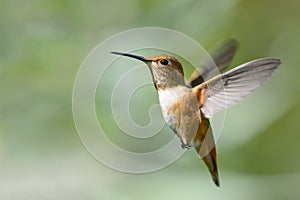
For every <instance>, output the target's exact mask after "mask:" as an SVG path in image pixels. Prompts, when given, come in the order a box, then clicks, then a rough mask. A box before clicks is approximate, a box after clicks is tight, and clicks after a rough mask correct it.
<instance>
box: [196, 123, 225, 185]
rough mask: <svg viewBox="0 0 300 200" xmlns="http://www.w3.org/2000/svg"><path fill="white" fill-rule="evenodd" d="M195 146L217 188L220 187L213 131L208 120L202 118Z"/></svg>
mask: <svg viewBox="0 0 300 200" xmlns="http://www.w3.org/2000/svg"><path fill="white" fill-rule="evenodd" d="M194 146H195V150H196V151H197V153H198V154H199V156H200V157H201V159H202V160H203V161H204V163H205V165H206V167H207V168H208V170H209V172H210V174H211V176H212V179H213V181H214V183H215V184H216V185H217V186H220V181H219V175H218V166H217V154H216V147H215V142H214V137H213V134H212V129H211V127H210V123H209V120H208V119H207V118H202V121H201V123H200V124H199V127H198V131H197V135H196V137H195V138H194Z"/></svg>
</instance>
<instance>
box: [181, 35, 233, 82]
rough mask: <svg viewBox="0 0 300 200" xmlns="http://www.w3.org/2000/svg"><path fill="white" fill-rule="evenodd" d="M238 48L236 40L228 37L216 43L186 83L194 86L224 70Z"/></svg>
mask: <svg viewBox="0 0 300 200" xmlns="http://www.w3.org/2000/svg"><path fill="white" fill-rule="evenodd" d="M237 49H238V42H237V41H236V40H234V39H228V40H225V41H224V42H222V43H220V44H219V45H217V46H216V47H215V48H213V50H212V51H211V52H210V53H209V54H210V56H206V57H205V58H204V59H203V60H202V62H201V64H200V67H199V68H198V69H196V70H195V71H194V73H193V74H192V75H191V77H190V78H189V80H188V81H187V85H189V86H191V87H195V86H197V85H199V84H201V83H203V82H204V81H205V80H208V79H210V78H212V77H214V76H216V75H217V74H219V73H221V72H224V70H225V69H226V68H227V67H229V66H230V65H231V62H232V60H233V57H234V55H235V54H236V51H237Z"/></svg>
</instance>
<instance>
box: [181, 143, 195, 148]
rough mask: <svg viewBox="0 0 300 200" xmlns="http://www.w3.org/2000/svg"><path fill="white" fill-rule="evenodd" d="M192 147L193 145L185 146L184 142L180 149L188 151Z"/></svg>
mask: <svg viewBox="0 0 300 200" xmlns="http://www.w3.org/2000/svg"><path fill="white" fill-rule="evenodd" d="M192 146H193V144H186V143H184V142H181V148H183V149H189V148H191V147H192Z"/></svg>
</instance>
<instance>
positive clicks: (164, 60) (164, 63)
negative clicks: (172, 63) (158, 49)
mask: <svg viewBox="0 0 300 200" xmlns="http://www.w3.org/2000/svg"><path fill="white" fill-rule="evenodd" d="M160 64H162V65H168V64H169V61H168V60H166V59H162V60H160Z"/></svg>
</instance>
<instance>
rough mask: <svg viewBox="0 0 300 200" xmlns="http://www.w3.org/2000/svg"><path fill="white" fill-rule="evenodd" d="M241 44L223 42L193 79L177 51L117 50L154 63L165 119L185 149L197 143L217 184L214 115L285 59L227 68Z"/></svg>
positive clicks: (198, 149)
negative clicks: (138, 52) (147, 54)
mask: <svg viewBox="0 0 300 200" xmlns="http://www.w3.org/2000/svg"><path fill="white" fill-rule="evenodd" d="M237 49H238V42H237V41H236V40H234V39H228V40H226V41H224V42H223V43H221V44H219V45H217V47H215V48H214V49H213V51H212V52H211V53H210V56H207V57H205V58H204V59H203V60H202V62H201V63H200V66H199V68H197V69H196V70H195V71H194V73H192V75H191V77H190V78H189V79H188V80H187V81H185V78H184V71H183V67H182V65H181V63H180V62H179V61H178V60H177V59H176V58H175V57H174V56H171V55H167V54H162V55H158V56H153V57H144V56H139V55H134V54H130V53H122V52H111V53H112V54H116V55H121V56H127V57H131V58H134V59H137V60H140V61H142V62H144V63H145V64H146V65H147V66H148V68H149V69H150V72H151V75H152V79H153V83H154V87H155V89H156V90H157V93H158V97H159V103H160V106H161V110H162V114H163V117H164V120H165V121H166V123H167V124H168V125H169V127H170V128H171V129H172V130H173V132H174V133H175V134H176V135H177V136H178V137H179V139H180V141H181V147H182V148H183V149H188V148H190V147H194V149H195V150H196V152H197V154H198V155H199V156H200V158H201V159H202V160H203V161H204V163H205V165H206V166H207V168H208V170H209V172H210V174H211V177H212V179H213V181H214V183H215V184H216V186H220V181H219V175H218V166H217V154H216V145H215V140H214V136H213V131H212V127H211V125H210V121H209V119H210V118H212V117H213V116H214V115H215V114H216V113H217V112H219V111H221V110H223V109H225V108H227V107H229V106H231V105H234V104H236V102H238V101H239V100H241V99H243V98H244V97H246V96H247V95H249V94H250V93H252V92H253V91H254V90H256V89H258V88H259V87H260V86H261V85H262V84H264V83H265V82H266V81H267V80H268V79H269V78H270V77H271V76H272V74H273V73H274V72H275V71H276V69H277V68H278V66H279V65H280V64H281V61H280V59H278V58H261V59H257V60H252V61H250V62H247V63H244V64H242V65H240V66H237V67H235V68H233V69H231V70H227V71H226V69H227V68H228V67H229V66H230V65H231V63H232V60H233V57H234V56H235V54H236V51H237Z"/></svg>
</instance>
